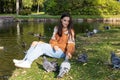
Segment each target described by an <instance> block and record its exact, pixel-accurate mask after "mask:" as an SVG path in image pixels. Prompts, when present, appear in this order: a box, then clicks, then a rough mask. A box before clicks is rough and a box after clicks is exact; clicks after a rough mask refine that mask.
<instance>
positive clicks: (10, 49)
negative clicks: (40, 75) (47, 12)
mask: <svg viewBox="0 0 120 80" xmlns="http://www.w3.org/2000/svg"><path fill="white" fill-rule="evenodd" d="M56 24H57V22H21V23H18V22H15V23H0V78H6V77H7V76H11V75H12V72H13V71H14V70H15V69H16V67H15V66H14V64H13V62H12V60H13V59H14V58H16V59H22V58H23V56H24V55H25V54H24V51H26V50H27V49H28V47H29V46H30V44H31V42H32V41H34V40H37V41H38V40H39V39H38V37H36V36H37V35H38V34H41V35H43V36H44V38H43V39H41V40H43V41H44V42H48V41H49V39H50V37H51V36H52V32H53V28H54V26H55V25H56ZM104 26H111V27H112V28H116V27H119V26H120V25H111V24H104V23H101V22H92V23H88V22H74V29H75V32H76V34H79V33H85V31H86V29H88V30H90V31H92V30H93V29H94V28H96V29H99V30H102V29H104V28H103V27H104ZM2 48H3V49H2Z"/></svg>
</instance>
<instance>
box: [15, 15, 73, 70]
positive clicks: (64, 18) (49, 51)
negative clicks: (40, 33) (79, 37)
mask: <svg viewBox="0 0 120 80" xmlns="http://www.w3.org/2000/svg"><path fill="white" fill-rule="evenodd" d="M74 35H75V33H74V30H73V25H72V19H71V17H70V15H69V14H68V13H64V14H62V15H61V18H60V23H59V25H58V26H55V28H54V32H53V36H52V37H51V40H50V42H49V44H48V43H44V42H41V41H39V42H38V41H33V42H32V44H31V46H30V48H29V49H28V51H27V54H26V55H25V57H24V58H23V59H22V60H17V59H13V62H14V63H15V66H17V67H21V68H31V64H32V62H33V61H34V60H35V59H37V58H38V57H39V56H41V55H47V56H50V57H54V58H64V57H65V56H66V55H67V56H69V58H71V57H72V54H73V53H74V51H75V38H74Z"/></svg>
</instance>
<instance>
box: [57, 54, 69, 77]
mask: <svg viewBox="0 0 120 80" xmlns="http://www.w3.org/2000/svg"><path fill="white" fill-rule="evenodd" d="M70 68H71V65H70V62H69V57H68V56H66V57H65V60H64V61H63V62H62V63H61V65H60V70H59V74H58V76H57V78H62V77H63V76H64V75H65V74H66V73H68V72H69V71H70Z"/></svg>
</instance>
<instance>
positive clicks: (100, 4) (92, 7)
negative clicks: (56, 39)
mask: <svg viewBox="0 0 120 80" xmlns="http://www.w3.org/2000/svg"><path fill="white" fill-rule="evenodd" d="M63 12H69V13H70V14H71V15H72V18H73V20H74V22H78V23H79V22H80V23H81V22H82V23H84V22H87V24H74V25H75V26H77V27H75V28H76V29H75V30H76V33H77V34H76V52H75V54H74V56H73V58H72V59H71V60H70V62H71V66H72V68H71V70H70V72H69V73H68V74H67V75H65V76H64V77H63V78H61V80H120V76H119V75H120V71H119V69H113V68H112V67H111V65H110V64H111V61H110V52H111V51H114V52H115V53H116V54H117V55H118V56H119V55H120V47H119V46H120V35H119V34H120V25H119V24H120V2H119V0H0V27H1V25H2V27H3V26H4V24H7V26H8V27H11V28H10V31H9V30H8V28H7V29H6V30H5V31H4V30H1V29H2V28H0V46H3V47H5V48H6V49H5V50H0V55H1V57H0V62H1V63H0V64H1V66H2V67H0V68H1V69H0V79H1V80H57V78H56V76H57V74H58V73H56V72H50V73H47V72H45V70H44V69H43V68H42V60H43V58H42V57H40V58H39V59H37V60H35V62H34V63H33V65H32V68H31V69H20V68H16V67H15V66H14V64H13V62H12V59H14V58H18V59H21V58H23V56H24V55H25V54H21V53H22V51H23V50H24V49H23V48H22V47H20V45H21V42H22V41H26V43H27V44H28V45H27V49H28V47H29V45H30V43H31V42H32V41H33V40H37V39H36V38H33V37H32V36H30V35H27V33H28V32H27V31H28V30H29V31H31V32H32V31H35V32H37V33H39V32H41V33H43V34H44V33H45V32H47V30H49V27H44V26H45V25H47V26H48V25H49V26H52V27H51V28H50V30H52V29H53V27H54V25H55V24H56V23H54V21H55V22H56V21H58V19H59V17H60V15H61V14H62V13H63ZM44 21H45V22H47V23H48V22H49V23H51V24H44V23H41V22H44ZM99 21H100V23H99ZM24 22H25V23H24ZM26 22H27V23H26ZM32 22H37V23H32ZM93 22H95V24H93ZM101 22H102V23H101ZM11 23H15V24H14V25H19V26H20V29H21V28H23V29H21V31H19V30H18V34H17V40H16V38H15V37H14V36H16V34H15V33H17V29H16V28H15V29H13V27H12V26H14V25H11ZM38 23H40V25H37V24H38ZM103 23H104V24H103ZM36 25H37V27H36ZM21 26H22V27H21ZM80 26H81V27H80ZM96 26H97V27H99V29H100V31H99V32H98V33H97V34H95V35H93V36H92V37H87V36H86V35H85V29H89V30H91V31H92V29H93V28H94V27H95V28H96ZM105 26H110V27H111V29H110V30H105V29H104V28H103V27H105ZM4 27H5V26H4ZM18 29H19V28H18ZM19 32H21V33H19ZM79 32H81V33H79ZM7 33H9V35H8V34H7ZM6 34H7V35H6ZM13 34H14V35H13ZM51 34H52V31H48V32H47V33H46V34H45V35H47V37H50V36H51ZM8 36H9V37H10V38H9V37H8ZM49 39H50V38H47V39H45V40H44V41H45V42H48V40H49ZM15 40H16V41H17V42H15V43H12V42H14V41H15ZM21 40H22V41H21ZM8 44H9V45H8ZM13 44H14V46H13ZM17 48H18V49H17ZM82 53H87V54H88V62H87V63H79V62H78V61H77V57H78V55H79V54H82ZM48 60H50V61H53V60H57V62H58V63H59V65H60V63H61V62H62V61H63V60H64V59H52V58H49V57H48ZM4 65H5V66H4ZM9 65H10V66H9ZM7 67H10V68H11V70H9V69H6V68H7ZM4 69H5V70H4Z"/></svg>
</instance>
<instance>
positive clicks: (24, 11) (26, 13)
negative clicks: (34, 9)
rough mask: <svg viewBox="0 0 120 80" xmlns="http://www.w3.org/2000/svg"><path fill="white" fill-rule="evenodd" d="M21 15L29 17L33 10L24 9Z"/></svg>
mask: <svg viewBox="0 0 120 80" xmlns="http://www.w3.org/2000/svg"><path fill="white" fill-rule="evenodd" d="M19 14H20V15H28V14H31V10H30V9H27V8H26V9H22V10H20V12H19Z"/></svg>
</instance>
